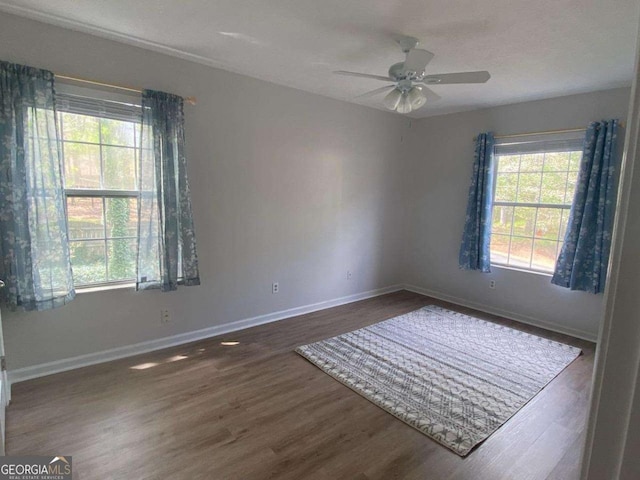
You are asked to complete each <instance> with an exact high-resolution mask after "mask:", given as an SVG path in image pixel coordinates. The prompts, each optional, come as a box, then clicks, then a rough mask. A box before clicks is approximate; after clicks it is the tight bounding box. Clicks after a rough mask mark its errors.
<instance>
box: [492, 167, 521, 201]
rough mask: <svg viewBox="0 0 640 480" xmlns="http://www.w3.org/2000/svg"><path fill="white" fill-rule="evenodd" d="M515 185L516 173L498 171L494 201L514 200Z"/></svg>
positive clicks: (516, 184) (516, 182) (516, 181)
mask: <svg viewBox="0 0 640 480" xmlns="http://www.w3.org/2000/svg"><path fill="white" fill-rule="evenodd" d="M517 186H518V174H517V173H499V174H498V178H497V180H496V195H495V200H496V202H515V201H516V188H517Z"/></svg>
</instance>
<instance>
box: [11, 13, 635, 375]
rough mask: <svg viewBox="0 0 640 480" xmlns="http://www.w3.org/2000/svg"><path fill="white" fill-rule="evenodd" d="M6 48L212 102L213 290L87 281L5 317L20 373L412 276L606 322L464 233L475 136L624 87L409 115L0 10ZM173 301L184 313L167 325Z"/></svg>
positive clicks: (534, 315) (574, 112)
mask: <svg viewBox="0 0 640 480" xmlns="http://www.w3.org/2000/svg"><path fill="white" fill-rule="evenodd" d="M0 59H3V60H8V61H13V62H18V63H24V64H28V65H33V66H38V67H43V68H48V69H51V70H53V71H54V72H57V73H62V74H67V75H74V76H79V77H85V78H95V79H100V80H102V81H106V82H113V83H116V84H124V85H135V86H141V87H147V88H154V89H160V90H165V91H168V92H173V93H177V94H180V95H183V96H189V95H194V96H196V97H197V98H198V105H197V106H196V107H187V142H188V155H189V174H190V178H191V184H192V196H193V208H194V216H195V224H196V232H197V239H198V246H199V257H200V267H201V276H202V285H201V286H200V287H190V288H182V289H180V290H179V291H178V292H173V293H168V294H160V293H158V292H141V293H136V292H134V291H132V290H114V291H108V292H98V293H82V294H80V295H79V296H78V298H77V299H76V300H75V301H74V302H72V303H71V304H69V305H67V306H65V307H63V308H60V309H57V310H53V311H49V312H42V313H9V312H7V313H6V314H5V316H4V317H5V322H4V328H5V337H6V343H7V359H8V363H9V368H10V369H11V370H15V369H19V368H23V367H28V366H33V365H38V364H42V363H46V362H51V361H57V360H61V359H65V358H69V357H74V356H78V355H83V354H90V353H94V352H99V351H102V350H106V349H111V348H116V347H122V346H126V345H130V344H134V343H138V342H143V341H148V340H154V339H158V338H163V337H168V336H172V335H176V334H181V333H186V332H192V331H195V330H199V329H203V328H208V327H212V326H217V325H224V324H227V323H230V322H234V321H237V320H241V319H246V318H250V317H254V316H258V315H264V314H269V313H272V312H278V311H282V310H286V309H290V308H294V307H298V306H303V305H309V304H313V303H316V302H323V301H327V300H331V299H335V298H338V297H343V296H347V295H352V294H356V293H359V292H366V291H370V290H374V289H380V288H384V287H389V286H393V285H397V284H400V283H408V284H410V285H413V286H416V287H419V289H422V290H425V291H430V292H433V293H436V294H437V295H439V296H442V297H444V298H449V299H452V300H454V301H459V302H461V303H467V304H471V305H473V306H476V307H480V308H484V309H486V310H493V311H496V312H498V313H502V314H506V315H509V316H512V317H518V318H521V319H523V320H526V321H532V322H534V323H539V324H542V325H546V326H550V327H551V328H555V329H560V330H564V331H567V332H569V333H574V334H576V335H579V336H584V337H588V338H593V337H594V336H595V333H596V332H597V328H598V320H599V318H600V309H601V298H600V296H593V295H589V294H583V293H575V292H570V291H567V290H565V289H561V288H558V287H553V286H551V285H550V284H549V278H548V277H544V276H539V275H535V274H527V273H521V272H513V271H508V270H497V269H496V271H495V272H494V273H493V274H491V278H494V279H496V280H497V285H498V288H497V289H496V290H495V291H492V290H489V289H488V282H487V280H488V278H489V277H488V276H486V275H482V274H478V273H470V272H462V271H459V270H458V267H457V264H458V262H457V255H458V245H459V242H460V235H461V231H462V219H463V217H464V212H465V208H466V198H467V190H468V186H469V178H470V171H471V161H472V156H473V142H472V141H471V139H472V137H473V136H474V135H475V134H476V133H478V132H480V131H486V130H494V131H495V132H498V133H518V132H527V131H537V130H546V129H555V128H567V127H576V126H583V125H586V124H587V122H588V121H590V120H594V119H599V118H608V117H620V118H623V117H624V116H625V112H626V108H627V98H628V93H629V92H628V90H626V89H621V90H613V91H608V92H598V93H594V94H585V95H577V96H572V97H564V98H559V99H551V100H545V101H538V102H529V103H523V104H519V105H512V106H505V107H499V108H493V109H487V110H480V111H475V112H469V113H462V114H455V115H448V116H442V117H434V118H427V119H423V120H419V121H416V120H413V121H412V125H411V128H409V120H408V119H406V118H404V117H401V116H398V115H395V114H391V113H389V114H387V113H384V112H381V111H378V110H373V109H368V108H363V107H358V106H355V105H351V104H347V103H344V102H339V101H335V100H331V99H328V98H324V97H319V96H316V95H311V94H307V93H304V92H300V91H297V90H293V89H289V88H285V87H281V86H277V85H273V84H270V83H267V82H262V81H259V80H255V79H251V78H248V77H244V76H240V75H236V74H233V73H229V72H225V71H221V70H217V69H213V68H209V67H206V66H202V65H198V64H194V63H191V62H186V61H183V60H179V59H176V58H172V57H168V56H164V55H161V54H157V53H153V52H149V51H145V50H141V49H137V48H133V47H130V46H126V45H123V44H119V43H115V42H111V41H108V40H104V39H100V38H97V37H92V36H89V35H85V34H81V33H78V32H73V31H69V30H64V29H61V28H57V27H53V26H48V25H44V24H40V23H37V22H33V21H30V20H26V19H22V18H18V17H12V16H9V15H2V16H0ZM451 88H454V87H451ZM347 270H351V271H352V272H353V278H352V279H351V280H347V278H346V271H347ZM272 281H278V282H279V283H280V289H281V292H280V293H279V294H278V295H272V294H271V282H272ZM162 308H168V309H169V310H170V311H171V312H172V315H173V317H174V318H173V321H172V322H171V323H170V324H168V325H162V326H161V325H160V309H162Z"/></svg>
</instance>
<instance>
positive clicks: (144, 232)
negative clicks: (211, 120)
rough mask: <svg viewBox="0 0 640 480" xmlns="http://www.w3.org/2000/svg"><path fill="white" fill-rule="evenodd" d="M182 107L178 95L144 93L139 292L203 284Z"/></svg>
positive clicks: (137, 285)
mask: <svg viewBox="0 0 640 480" xmlns="http://www.w3.org/2000/svg"><path fill="white" fill-rule="evenodd" d="M183 107H184V100H183V99H182V98H181V97H179V96H176V95H171V94H168V93H164V92H158V91H153V90H145V91H144V92H143V93H142V136H141V141H142V147H141V157H140V167H139V168H140V172H139V174H140V177H139V178H140V185H141V194H140V202H139V203H138V218H139V221H138V257H137V274H136V277H137V278H136V287H137V289H138V290H143V289H147V288H160V289H161V290H162V291H171V290H176V289H177V288H178V285H179V284H181V285H187V286H190V285H200V274H199V270H198V257H197V254H196V238H195V231H194V226H193V217H192V212H191V194H190V191H189V181H188V179H187V168H186V167H187V165H186V157H185V138H184V110H183Z"/></svg>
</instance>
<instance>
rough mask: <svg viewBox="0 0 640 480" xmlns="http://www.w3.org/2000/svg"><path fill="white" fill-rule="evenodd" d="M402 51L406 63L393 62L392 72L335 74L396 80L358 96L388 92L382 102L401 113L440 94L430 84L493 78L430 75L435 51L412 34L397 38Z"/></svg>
mask: <svg viewBox="0 0 640 480" xmlns="http://www.w3.org/2000/svg"><path fill="white" fill-rule="evenodd" d="M396 41H397V42H398V44H399V45H400V47H401V48H402V51H403V52H404V53H405V54H406V59H405V61H404V62H399V63H395V64H393V65H391V67H390V68H389V75H388V76H387V77H384V76H382V75H369V74H368V73H357V72H345V71H344V70H339V71H336V72H333V73H336V74H338V75H347V76H350V77H361V78H371V79H374V80H381V81H384V82H389V81H390V82H393V84H392V85H386V86H384V87H381V88H377V89H375V90H372V91H370V92H367V93H364V94H362V95H358V96H357V97H356V98H364V97H372V96H374V95H378V94H380V93H384V92H388V93H387V95H386V96H385V97H384V100H383V101H382V103H383V104H384V106H385V107H387V108H388V109H389V110H396V111H397V112H398V113H410V112H412V111H413V110H417V109H418V108H420V107H422V106H423V105H424V104H425V103H427V100H429V101H435V100H438V99H440V96H439V95H438V94H437V93H435V92H434V91H433V90H431V89H430V88H429V87H427V85H447V84H456V83H457V84H461V83H485V82H487V81H488V80H489V78H491V75H490V74H489V72H487V71H479V72H460V73H442V74H439V75H427V74H426V73H425V67H426V66H427V64H428V63H429V62H430V61H431V59H432V58H433V53H431V52H429V51H427V50H422V49H419V48H416V46H417V45H418V39H417V38H413V37H400V38H398V39H397V40H396Z"/></svg>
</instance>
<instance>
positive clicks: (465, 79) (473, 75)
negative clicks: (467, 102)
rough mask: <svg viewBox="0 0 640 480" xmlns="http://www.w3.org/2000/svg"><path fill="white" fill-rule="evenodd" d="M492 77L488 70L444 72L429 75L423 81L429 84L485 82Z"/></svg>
mask: <svg viewBox="0 0 640 480" xmlns="http://www.w3.org/2000/svg"><path fill="white" fill-rule="evenodd" d="M490 78H491V75H490V74H489V72H487V71H484V70H483V71H480V72H460V73H443V74H440V75H427V76H426V77H424V78H423V79H422V82H423V83H425V84H427V85H445V84H453V83H485V82H487V81H488V80H489V79H490Z"/></svg>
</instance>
